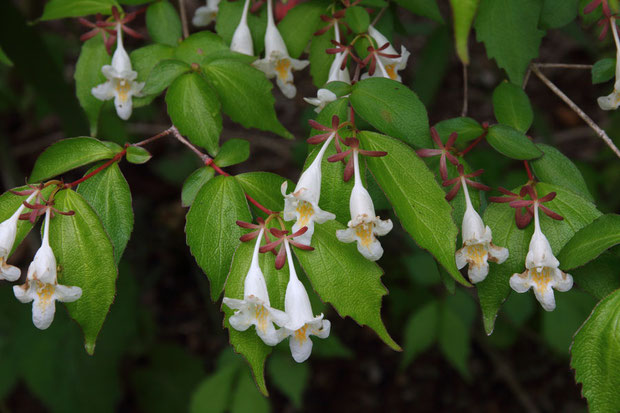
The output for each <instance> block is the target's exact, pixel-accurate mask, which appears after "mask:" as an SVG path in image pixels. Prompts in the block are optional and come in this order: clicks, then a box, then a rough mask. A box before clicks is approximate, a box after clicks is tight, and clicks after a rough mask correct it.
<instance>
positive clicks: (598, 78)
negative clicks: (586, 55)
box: [592, 57, 616, 85]
mask: <svg viewBox="0 0 620 413" xmlns="http://www.w3.org/2000/svg"><path fill="white" fill-rule="evenodd" d="M615 75H616V59H612V58H609V57H606V58H605V59H601V60H599V61H597V62H596V63H594V66H592V84H594V85H596V84H598V83H605V82H607V81H609V80H611V79H613V77H614V76H615Z"/></svg>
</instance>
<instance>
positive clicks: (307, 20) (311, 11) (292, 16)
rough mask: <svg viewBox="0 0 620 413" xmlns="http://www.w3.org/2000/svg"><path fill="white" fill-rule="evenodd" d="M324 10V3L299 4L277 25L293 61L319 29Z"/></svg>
mask: <svg viewBox="0 0 620 413" xmlns="http://www.w3.org/2000/svg"><path fill="white" fill-rule="evenodd" d="M325 9H326V3H325V2H322V1H319V2H308V3H299V4H297V5H295V7H293V8H292V9H290V10H289V11H288V12H287V13H286V16H284V18H283V19H282V21H281V22H280V23H278V30H279V31H280V34H281V35H282V38H283V39H284V43H286V48H287V50H288V53H289V55H290V56H291V57H292V58H293V59H298V58H299V56H301V54H302V53H303V52H304V50H305V49H306V46H308V43H309V42H310V39H311V38H312V35H313V34H314V32H315V31H317V29H318V28H319V27H318V26H319V24H320V22H321V14H324V13H325V12H326V10H325ZM366 14H368V13H366Z"/></svg>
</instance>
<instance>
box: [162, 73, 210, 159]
mask: <svg viewBox="0 0 620 413" xmlns="http://www.w3.org/2000/svg"><path fill="white" fill-rule="evenodd" d="M166 105H167V106H168V115H169V116H170V119H171V120H172V123H173V124H174V125H175V126H176V127H177V128H178V129H179V132H180V133H181V134H182V135H185V136H187V138H188V139H189V140H190V141H191V142H192V143H193V144H194V145H198V146H201V147H203V148H205V149H206V150H207V152H208V153H210V154H215V153H217V152H218V150H219V145H218V141H219V138H220V132H222V115H221V113H220V101H219V100H218V99H217V96H216V94H215V91H214V90H213V89H212V88H211V87H210V86H209V84H208V83H207V81H206V80H204V79H203V78H202V77H201V76H200V75H199V74H198V73H187V74H184V75H181V76H179V77H178V78H176V80H175V81H174V82H172V85H170V87H169V88H168V92H166Z"/></svg>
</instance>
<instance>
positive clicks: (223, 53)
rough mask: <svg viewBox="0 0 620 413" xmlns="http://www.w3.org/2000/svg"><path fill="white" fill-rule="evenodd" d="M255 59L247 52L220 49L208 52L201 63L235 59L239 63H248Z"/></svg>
mask: <svg viewBox="0 0 620 413" xmlns="http://www.w3.org/2000/svg"><path fill="white" fill-rule="evenodd" d="M256 59H257V58H256V56H248V55H247V54H243V53H237V52H233V51H232V50H230V49H222V50H216V51H214V52H211V53H209V54H208V55H207V56H205V58H204V59H202V64H203V65H206V64H209V63H211V62H215V61H216V60H235V61H237V62H239V63H244V64H246V65H249V64H251V63H252V62H254V61H255V60H256Z"/></svg>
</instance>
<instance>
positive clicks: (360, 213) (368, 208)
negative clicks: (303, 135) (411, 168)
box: [336, 149, 393, 261]
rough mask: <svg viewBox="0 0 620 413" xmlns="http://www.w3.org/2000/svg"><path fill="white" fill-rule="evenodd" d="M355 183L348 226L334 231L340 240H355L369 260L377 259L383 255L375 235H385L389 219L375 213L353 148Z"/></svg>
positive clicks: (388, 230) (361, 252)
mask: <svg viewBox="0 0 620 413" xmlns="http://www.w3.org/2000/svg"><path fill="white" fill-rule="evenodd" d="M352 156H353V168H354V173H355V184H354V185H353V189H352V190H351V199H350V201H349V208H350V210H351V220H350V221H349V224H348V226H349V228H347V229H340V230H338V231H336V237H338V239H339V240H340V241H341V242H353V241H357V250H358V251H359V252H360V254H362V255H363V256H364V257H366V258H367V259H369V260H370V261H377V260H378V259H379V258H381V256H382V255H383V247H381V243H380V242H379V240H378V239H377V238H376V236H381V235H386V234H387V233H388V232H390V231H391V230H392V226H393V225H392V221H391V220H390V219H386V220H382V219H380V218H379V217H378V216H376V214H375V206H374V204H373V203H372V198H371V197H370V194H369V193H368V191H367V190H366V188H364V185H363V184H362V178H361V177H360V170H359V159H358V157H359V154H358V151H357V149H354V150H353V155H352Z"/></svg>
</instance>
